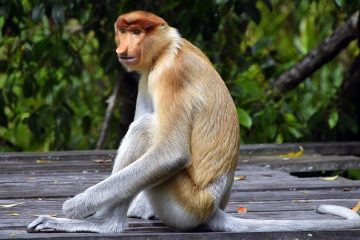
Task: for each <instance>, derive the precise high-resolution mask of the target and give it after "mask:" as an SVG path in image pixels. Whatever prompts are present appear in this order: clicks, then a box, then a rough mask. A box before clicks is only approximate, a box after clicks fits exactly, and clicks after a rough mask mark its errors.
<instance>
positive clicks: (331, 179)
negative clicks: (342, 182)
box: [320, 175, 339, 181]
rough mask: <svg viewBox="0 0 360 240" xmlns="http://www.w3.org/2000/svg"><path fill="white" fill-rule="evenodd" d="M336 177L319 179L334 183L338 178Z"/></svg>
mask: <svg viewBox="0 0 360 240" xmlns="http://www.w3.org/2000/svg"><path fill="white" fill-rule="evenodd" d="M338 176H339V175H335V176H332V177H322V178H320V179H321V180H324V181H335V180H336V179H337V178H338Z"/></svg>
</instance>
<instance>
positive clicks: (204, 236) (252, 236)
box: [0, 230, 360, 240]
mask: <svg viewBox="0 0 360 240" xmlns="http://www.w3.org/2000/svg"><path fill="white" fill-rule="evenodd" d="M15 237H16V238H17V239H52V240H60V239H75V238H76V239H79V240H89V239H91V240H95V239H127V240H138V239H148V240H152V239H156V240H164V239H174V240H176V239H189V240H208V239H222V240H258V239H267V240H273V239H274V240H278V239H281V240H294V239H297V240H309V239H317V240H329V239H333V240H354V239H360V231H351V230H349V231H322V232H310V231H307V232H266V233H229V232H227V233H225V232H224V233H222V232H221V233H220V232H159V233H152V232H145V233H144V232H142V233H139V232H126V233H121V234H91V233H33V234H27V233H26V232H25V231H24V230H11V231H4V232H2V233H0V239H2V240H3V239H4V240H5V239H14V238H15Z"/></svg>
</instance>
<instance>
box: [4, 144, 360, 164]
mask: <svg viewBox="0 0 360 240" xmlns="http://www.w3.org/2000/svg"><path fill="white" fill-rule="evenodd" d="M299 146H303V148H304V149H305V152H306V153H307V154H323V155H360V142H321V143H284V144H243V145H241V148H240V154H241V155H269V154H271V155H274V154H284V153H287V152H293V151H298V149H299ZM115 154H116V150H81V151H79V150H77V151H54V152H10V153H1V154H0V161H2V160H13V159H32V160H34V159H78V160H79V159H96V158H99V159H109V158H114V156H115Z"/></svg>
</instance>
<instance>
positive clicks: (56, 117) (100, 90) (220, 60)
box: [0, 0, 360, 151]
mask: <svg viewBox="0 0 360 240" xmlns="http://www.w3.org/2000/svg"><path fill="white" fill-rule="evenodd" d="M0 3H1V5H0V13H1V14H0V29H1V32H0V150H1V151H14V150H27V151H47V150H68V149H92V148H94V147H95V144H96V141H97V139H98V138H99V134H100V128H101V125H102V122H103V116H104V112H105V109H106V99H107V98H108V97H109V95H110V94H111V92H112V89H113V87H114V85H115V83H116V81H118V80H119V79H121V76H123V75H124V71H123V70H122V69H121V67H120V64H119V63H118V62H117V58H116V55H115V52H114V49H115V44H114V35H113V24H114V22H115V20H116V18H117V16H118V15H119V14H120V13H124V12H128V11H131V10H136V9H143V10H148V11H152V12H154V13H156V14H158V15H160V16H162V17H163V18H164V19H166V20H167V21H168V22H169V24H170V25H172V26H174V27H176V28H178V29H179V31H180V33H181V34H182V36H184V37H185V38H187V39H188V40H190V41H191V42H193V43H194V44H195V45H197V46H198V47H199V48H201V49H202V50H203V51H204V52H205V53H206V54H207V55H208V56H209V58H210V59H211V60H212V62H213V63H214V65H215V67H216V68H217V70H218V71H219V73H220V74H221V76H222V77H223V79H224V81H225V82H226V84H227V86H228V88H229V89H230V92H231V94H232V96H233V98H234V101H235V103H236V105H237V110H238V114H239V119H240V124H241V125H242V131H241V137H242V142H243V143H260V142H276V143H282V142H293V141H321V140H337V141H339V140H356V139H357V140H359V139H360V134H359V125H358V122H359V120H360V116H359V113H360V111H359V106H357V105H356V104H354V103H352V102H351V101H348V100H347V95H346V92H345V93H344V92H343V86H344V81H345V80H344V79H346V78H345V77H346V74H347V71H348V69H349V67H350V66H351V65H352V63H353V60H354V59H355V57H356V56H359V53H360V51H359V46H358V43H357V42H356V41H354V42H352V43H351V44H350V45H349V46H348V47H347V49H345V50H344V51H343V52H342V53H341V54H340V55H339V56H337V57H336V58H334V59H333V60H332V61H331V62H330V63H328V64H326V65H324V66H323V67H322V68H321V69H319V70H318V71H317V72H316V73H315V74H313V75H312V76H311V77H309V78H308V79H306V80H305V81H304V82H303V83H301V84H300V85H299V86H298V87H297V88H296V89H295V90H292V91H290V92H288V93H285V94H284V95H283V96H282V97H281V98H280V99H277V100H274V98H273V97H272V95H271V85H272V83H273V81H274V80H275V79H276V77H278V76H279V75H280V74H281V73H282V72H284V71H285V70H286V69H288V68H289V67H291V66H292V65H294V64H295V63H296V62H298V61H299V60H300V59H301V58H302V57H303V56H305V55H306V54H307V53H308V52H309V51H310V50H311V49H312V48H313V47H315V46H316V45H317V44H318V43H319V42H320V41H321V40H323V39H324V38H325V37H326V36H328V35H329V34H331V33H332V32H333V30H334V29H335V28H336V27H338V26H340V25H341V24H342V23H343V22H344V21H346V19H348V18H349V16H350V15H351V14H352V13H354V12H355V11H356V10H358V9H359V7H360V3H359V1H350V0H349V1H346V0H334V1H321V0H316V1H315V0H314V1H312V0H304V1H280V0H262V1H261V0H259V1H250V0H212V1H202V0H172V1H164V0H157V1H146V0H141V1H131V0H123V1H115V0H103V1H80V0H73V1H65V0H32V1H30V0H10V1H6V0H0ZM359 90H360V89H359ZM122 91H123V92H126V91H130V92H131V93H130V94H129V93H128V94H123V96H120V98H119V104H118V105H117V108H116V110H115V114H114V116H113V118H112V120H111V123H110V130H109V132H108V136H107V139H106V144H105V148H116V147H117V145H118V142H119V139H120V138H121V135H122V134H123V132H121V131H120V130H119V129H120V128H121V126H120V123H122V124H124V119H129V117H128V116H125V115H129V113H128V112H127V111H125V110H124V109H125V108H126V107H127V108H128V107H129V106H130V107H131V108H133V106H134V96H136V92H134V91H135V90H133V89H132V88H131V89H128V88H125V89H123V90H122ZM124 117H125V118H124ZM126 124H128V122H127V123H126V121H125V125H126Z"/></svg>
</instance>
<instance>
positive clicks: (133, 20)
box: [114, 11, 170, 71]
mask: <svg viewBox="0 0 360 240" xmlns="http://www.w3.org/2000/svg"><path fill="white" fill-rule="evenodd" d="M114 27H115V42H116V45H117V48H116V53H117V55H118V58H119V61H120V63H121V64H122V65H123V66H124V67H125V68H126V69H127V70H128V71H147V70H149V69H150V68H151V67H152V64H153V63H154V61H156V59H157V56H158V54H159V53H161V52H162V50H163V48H164V47H166V45H168V43H169V41H170V39H169V38H168V37H166V32H167V28H168V24H167V22H166V21H165V20H164V19H162V18H161V17H158V16H156V15H154V14H152V13H149V12H145V11H135V12H130V13H126V14H122V15H120V16H119V17H118V19H117V20H116V22H115V25H114Z"/></svg>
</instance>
